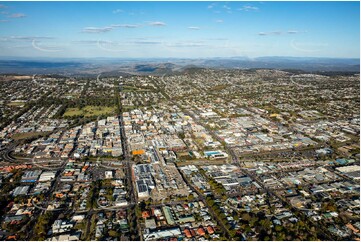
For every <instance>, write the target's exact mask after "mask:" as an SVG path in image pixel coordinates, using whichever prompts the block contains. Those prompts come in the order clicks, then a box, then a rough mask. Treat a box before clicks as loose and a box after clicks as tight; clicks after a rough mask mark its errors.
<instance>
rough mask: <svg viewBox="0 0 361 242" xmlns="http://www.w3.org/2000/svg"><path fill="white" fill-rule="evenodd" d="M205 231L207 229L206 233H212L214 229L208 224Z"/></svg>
mask: <svg viewBox="0 0 361 242" xmlns="http://www.w3.org/2000/svg"><path fill="white" fill-rule="evenodd" d="M207 231H208V234H213V233H214V229H213V228H212V226H210V225H208V226H207Z"/></svg>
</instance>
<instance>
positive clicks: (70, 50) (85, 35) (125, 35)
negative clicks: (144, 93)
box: [0, 1, 360, 58]
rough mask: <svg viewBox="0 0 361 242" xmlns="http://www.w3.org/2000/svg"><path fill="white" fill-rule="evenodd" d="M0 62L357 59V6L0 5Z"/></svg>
mask: <svg viewBox="0 0 361 242" xmlns="http://www.w3.org/2000/svg"><path fill="white" fill-rule="evenodd" d="M0 56H3V57H4V56H7V57H55V58H56V57H62V58H64V57H70V58H89V57H119V58H122V57H126V58H127V57H132V58H143V57H145V58H148V57H181V58H183V57H188V58H203V57H233V56H247V57H258V56H295V57H342V58H344V57H346V58H359V56H360V3H359V2H341V1H340V2H267V1H266V2H0Z"/></svg>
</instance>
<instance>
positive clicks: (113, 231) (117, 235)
mask: <svg viewBox="0 0 361 242" xmlns="http://www.w3.org/2000/svg"><path fill="white" fill-rule="evenodd" d="M108 234H109V236H110V237H119V233H118V232H117V231H115V230H109V231H108Z"/></svg>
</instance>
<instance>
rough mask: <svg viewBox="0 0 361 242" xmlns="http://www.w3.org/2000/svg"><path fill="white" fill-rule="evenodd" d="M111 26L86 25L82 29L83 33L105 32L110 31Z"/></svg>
mask: <svg viewBox="0 0 361 242" xmlns="http://www.w3.org/2000/svg"><path fill="white" fill-rule="evenodd" d="M112 30H113V27H102V28H98V27H86V28H84V29H83V30H82V32H83V33H106V32H109V31H112Z"/></svg>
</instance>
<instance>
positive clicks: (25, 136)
mask: <svg viewBox="0 0 361 242" xmlns="http://www.w3.org/2000/svg"><path fill="white" fill-rule="evenodd" d="M47 134H49V132H28V133H17V134H14V135H13V136H12V137H11V138H13V139H14V140H22V139H31V138H38V137H41V136H45V135H47Z"/></svg>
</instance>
